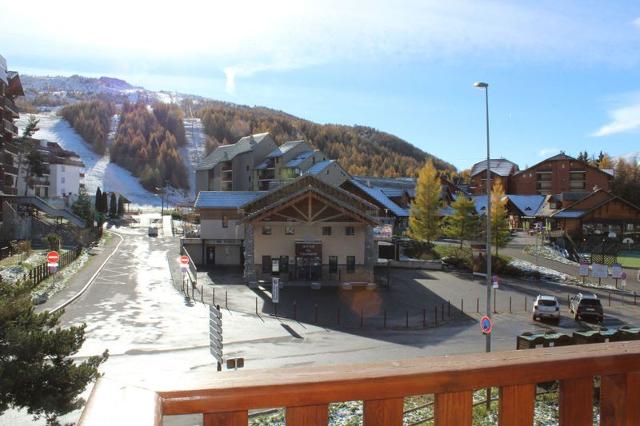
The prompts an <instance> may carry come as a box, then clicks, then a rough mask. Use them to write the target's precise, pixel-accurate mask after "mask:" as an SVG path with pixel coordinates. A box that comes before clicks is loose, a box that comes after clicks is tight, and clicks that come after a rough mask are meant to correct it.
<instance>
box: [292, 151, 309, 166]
mask: <svg viewBox="0 0 640 426" xmlns="http://www.w3.org/2000/svg"><path fill="white" fill-rule="evenodd" d="M312 155H313V151H304V152H301V153H300V154H298V155H297V156H296V157H295V158H294V159H292V160H289V161H288V162H287V167H298V166H299V165H300V163H302V162H303V161H304V160H306V159H307V158H309V157H311V156H312Z"/></svg>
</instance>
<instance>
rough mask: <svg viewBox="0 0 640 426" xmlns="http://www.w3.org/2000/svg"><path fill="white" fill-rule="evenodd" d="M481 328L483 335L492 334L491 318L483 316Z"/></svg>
mask: <svg viewBox="0 0 640 426" xmlns="http://www.w3.org/2000/svg"><path fill="white" fill-rule="evenodd" d="M480 328H481V329H482V334H490V333H491V330H492V329H493V323H492V322H491V318H489V317H488V316H487V315H485V316H483V317H482V318H481V319H480Z"/></svg>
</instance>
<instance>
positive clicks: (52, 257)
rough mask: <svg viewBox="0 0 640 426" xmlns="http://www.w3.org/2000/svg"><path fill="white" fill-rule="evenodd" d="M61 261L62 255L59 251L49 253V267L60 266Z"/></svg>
mask: <svg viewBox="0 0 640 426" xmlns="http://www.w3.org/2000/svg"><path fill="white" fill-rule="evenodd" d="M59 260H60V255H59V254H58V252H57V251H50V252H49V253H47V263H48V264H49V265H48V266H58V261H59Z"/></svg>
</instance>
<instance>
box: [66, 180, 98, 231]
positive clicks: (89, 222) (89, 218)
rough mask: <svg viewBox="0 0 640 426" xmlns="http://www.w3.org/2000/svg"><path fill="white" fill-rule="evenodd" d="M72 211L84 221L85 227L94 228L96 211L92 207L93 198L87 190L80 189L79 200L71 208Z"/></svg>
mask: <svg viewBox="0 0 640 426" xmlns="http://www.w3.org/2000/svg"><path fill="white" fill-rule="evenodd" d="M71 210H72V211H73V212H74V213H75V214H77V215H78V216H80V217H81V218H82V219H84V222H85V227H87V228H89V227H93V221H94V219H95V210H94V208H93V206H92V205H91V198H90V197H89V194H87V190H86V189H85V188H84V187H80V192H79V194H78V199H77V200H76V201H75V202H74V203H73V205H72V206H71Z"/></svg>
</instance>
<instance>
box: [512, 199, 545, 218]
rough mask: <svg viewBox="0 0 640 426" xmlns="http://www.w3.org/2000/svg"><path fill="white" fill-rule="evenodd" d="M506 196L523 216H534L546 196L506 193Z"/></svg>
mask: <svg viewBox="0 0 640 426" xmlns="http://www.w3.org/2000/svg"><path fill="white" fill-rule="evenodd" d="M507 198H508V199H509V201H511V202H512V203H513V205H514V206H516V208H517V209H518V210H520V213H522V215H523V216H535V215H536V213H537V212H538V210H540V207H542V203H544V200H545V198H546V197H545V196H544V195H507Z"/></svg>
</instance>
